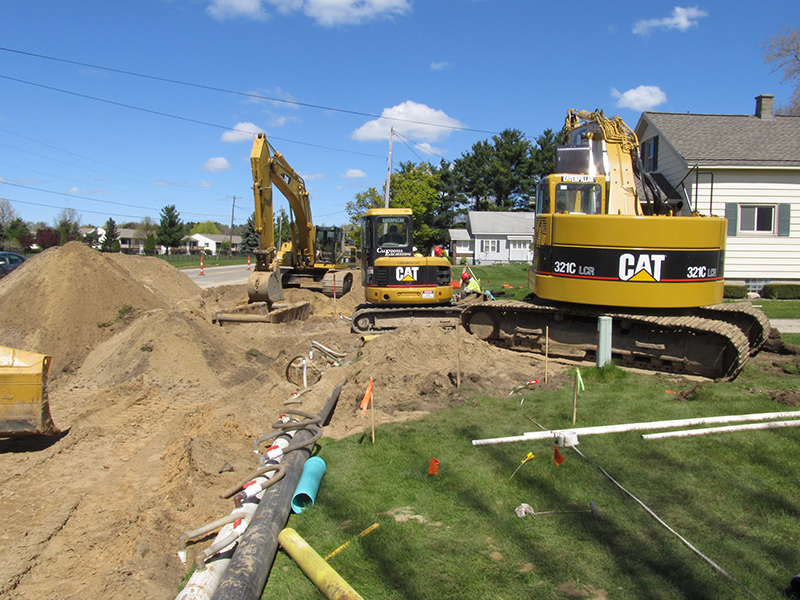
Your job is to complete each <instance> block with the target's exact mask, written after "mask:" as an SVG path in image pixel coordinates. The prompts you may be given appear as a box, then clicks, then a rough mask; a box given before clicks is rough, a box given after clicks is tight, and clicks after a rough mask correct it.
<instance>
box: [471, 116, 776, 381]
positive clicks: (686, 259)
mask: <svg viewBox="0 0 800 600" xmlns="http://www.w3.org/2000/svg"><path fill="white" fill-rule="evenodd" d="M564 130H565V133H566V136H567V137H568V141H569V144H567V145H565V146H560V147H558V148H557V153H556V170H557V172H556V173H555V174H553V175H549V176H547V177H545V178H544V179H543V180H542V181H541V182H540V184H539V185H538V187H537V190H536V219H535V226H534V227H535V229H534V254H533V264H532V265H531V266H530V267H529V269H528V287H529V288H530V290H531V292H532V294H531V295H529V296H528V297H527V298H526V299H525V300H522V301H499V302H491V303H485V304H477V305H474V306H470V307H467V308H466V310H465V311H464V312H463V313H462V317H461V318H462V323H463V325H464V326H465V327H466V328H467V330H468V331H470V332H471V333H473V334H474V335H476V336H478V337H480V338H482V339H484V340H487V341H490V342H492V343H495V344H499V345H503V346H506V347H509V348H514V349H525V350H532V351H544V349H545V347H546V346H547V347H548V348H549V350H548V351H549V354H550V355H551V356H554V355H555V356H564V357H572V358H579V359H587V358H588V359H591V358H593V356H594V355H595V353H596V351H597V343H598V342H597V338H598V333H597V323H598V317H599V316H602V315H607V316H610V317H611V318H612V323H613V326H612V340H613V341H612V349H611V352H612V357H613V358H614V359H615V360H617V362H619V363H620V364H622V365H629V366H638V367H644V368H649V369H655V370H661V371H669V372H680V373H690V374H695V375H701V376H705V377H709V378H712V379H720V378H733V377H735V376H736V374H738V372H739V371H740V370H741V368H742V367H743V366H744V363H745V362H746V360H747V358H748V357H749V356H750V355H751V353H755V352H757V351H758V349H759V348H760V347H761V345H763V343H764V342H765V340H766V338H767V336H768V334H769V321H768V319H767V318H766V316H765V315H764V314H763V313H762V312H761V311H760V310H758V309H755V308H753V307H752V306H749V305H743V304H722V301H723V287H724V280H723V275H724V272H723V269H724V258H725V239H726V231H727V221H726V219H724V218H721V217H716V216H704V215H701V214H699V213H698V212H697V202H696V191H695V203H694V207H692V205H691V203H690V202H689V198H688V197H686V196H685V195H681V194H680V193H679V192H678V191H677V190H669V194H665V193H664V192H663V186H661V185H659V182H658V180H656V179H655V178H654V177H653V176H651V175H650V174H649V173H646V172H645V171H644V169H643V166H642V163H641V161H640V158H639V154H638V151H639V142H638V139H637V136H636V133H635V132H634V131H633V130H632V129H630V128H629V127H628V126H627V125H626V124H625V123H624V122H623V121H622V119H620V118H619V117H612V118H608V117H606V116H605V115H604V114H603V112H602V111H595V112H587V111H577V110H570V111H569V112H568V115H567V118H566V123H565V127H564Z"/></svg>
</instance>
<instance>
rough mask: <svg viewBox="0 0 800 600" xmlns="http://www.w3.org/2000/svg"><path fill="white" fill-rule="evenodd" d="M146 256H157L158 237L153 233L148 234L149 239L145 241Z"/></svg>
mask: <svg viewBox="0 0 800 600" xmlns="http://www.w3.org/2000/svg"><path fill="white" fill-rule="evenodd" d="M144 255H145V256H155V255H156V236H155V234H153V233H148V234H147V237H146V238H145V240H144Z"/></svg>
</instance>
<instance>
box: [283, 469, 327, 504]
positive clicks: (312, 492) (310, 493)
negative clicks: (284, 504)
mask: <svg viewBox="0 0 800 600" xmlns="http://www.w3.org/2000/svg"><path fill="white" fill-rule="evenodd" d="M325 471H327V467H326V466H325V461H324V460H322V459H321V458H320V457H319V456H312V457H311V458H309V459H308V460H307V461H306V464H305V465H304V466H303V475H302V476H301V477H300V481H299V482H298V484H297V489H296V490H295V491H294V496H292V510H293V511H294V512H295V513H301V512H303V511H304V510H305V509H306V508H308V507H309V506H313V505H314V500H316V498H317V492H318V491H319V483H320V481H322V476H323V475H325Z"/></svg>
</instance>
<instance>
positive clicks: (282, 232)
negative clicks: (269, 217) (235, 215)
mask: <svg viewBox="0 0 800 600" xmlns="http://www.w3.org/2000/svg"><path fill="white" fill-rule="evenodd" d="M253 214H254V215H255V213H253ZM317 225H319V223H317ZM273 231H274V235H275V247H276V248H278V249H280V247H281V245H283V243H284V242H288V241H289V240H291V239H292V230H291V223H290V222H289V216H288V215H287V214H286V209H285V208H283V207H282V206H281V207H280V208H279V209H278V214H277V217H276V218H275V219H274V220H273ZM259 243H260V240H259ZM256 247H258V246H256Z"/></svg>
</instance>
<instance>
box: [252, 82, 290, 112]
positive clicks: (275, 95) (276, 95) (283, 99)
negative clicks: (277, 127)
mask: <svg viewBox="0 0 800 600" xmlns="http://www.w3.org/2000/svg"><path fill="white" fill-rule="evenodd" d="M247 93H248V94H249V96H248V98H247V100H245V102H247V103H253V104H259V103H266V102H269V103H270V104H273V105H275V106H281V107H289V108H299V105H298V104H297V101H296V99H295V98H294V96H292V95H291V94H290V93H289V92H285V91H283V90H282V89H281V88H280V87H276V88H275V89H272V90H270V89H264V90H259V89H255V90H252V91H249V92H247Z"/></svg>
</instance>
